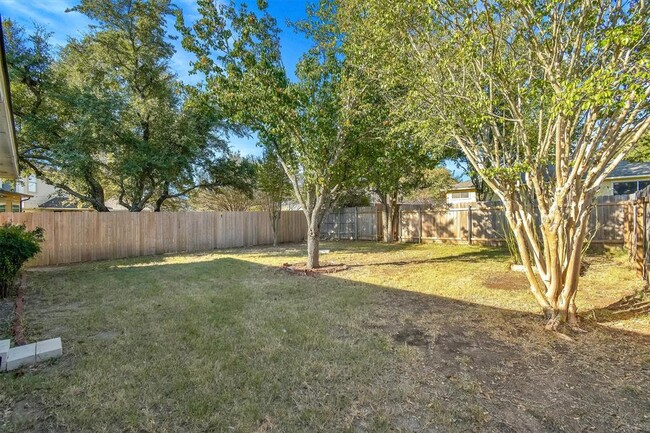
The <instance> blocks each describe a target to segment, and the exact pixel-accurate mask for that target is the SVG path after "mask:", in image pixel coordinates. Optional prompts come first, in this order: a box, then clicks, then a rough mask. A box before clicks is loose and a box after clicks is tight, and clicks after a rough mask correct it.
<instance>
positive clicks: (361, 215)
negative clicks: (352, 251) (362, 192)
mask: <svg viewBox="0 0 650 433" xmlns="http://www.w3.org/2000/svg"><path fill="white" fill-rule="evenodd" d="M381 222H382V220H381V211H380V210H378V209H377V208H376V207H374V206H367V207H347V208H342V209H334V210H332V211H330V212H328V213H327V214H325V216H324V217H323V222H322V223H321V226H320V237H321V239H328V240H345V239H347V240H366V241H377V240H379V239H381V236H380V233H381V230H382V229H381V227H382V226H381Z"/></svg>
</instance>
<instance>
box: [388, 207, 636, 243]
mask: <svg viewBox="0 0 650 433" xmlns="http://www.w3.org/2000/svg"><path fill="white" fill-rule="evenodd" d="M628 209H629V202H627V201H607V200H601V201H599V202H598V203H596V204H595V205H594V208H593V209H592V212H591V215H590V220H589V230H590V239H591V242H592V243H600V244H614V245H616V244H620V245H622V244H624V242H625V221H626V212H628V211H629V210H628ZM507 229H508V222H507V220H506V217H505V212H504V210H503V208H502V207H501V206H498V205H489V204H488V205H482V204H475V205H474V206H468V207H464V208H449V209H444V210H423V209H420V208H418V209H403V210H401V211H400V218H399V237H400V240H401V241H403V242H425V241H429V242H451V243H470V244H471V243H478V244H488V245H489V244H500V243H503V241H504V231H505V230H507Z"/></svg>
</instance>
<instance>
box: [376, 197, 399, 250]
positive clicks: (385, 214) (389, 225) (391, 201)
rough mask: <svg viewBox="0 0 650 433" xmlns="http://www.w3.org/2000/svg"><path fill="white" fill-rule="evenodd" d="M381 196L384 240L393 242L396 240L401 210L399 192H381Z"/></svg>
mask: <svg viewBox="0 0 650 433" xmlns="http://www.w3.org/2000/svg"><path fill="white" fill-rule="evenodd" d="M380 197H381V198H380V201H381V203H382V219H383V224H382V227H383V240H384V242H393V241H395V224H396V222H397V215H398V212H399V207H398V206H397V193H392V194H380Z"/></svg>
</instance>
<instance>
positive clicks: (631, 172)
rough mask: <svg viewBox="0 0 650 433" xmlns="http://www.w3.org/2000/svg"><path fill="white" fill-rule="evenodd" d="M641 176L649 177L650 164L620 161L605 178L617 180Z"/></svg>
mask: <svg viewBox="0 0 650 433" xmlns="http://www.w3.org/2000/svg"><path fill="white" fill-rule="evenodd" d="M643 176H647V177H650V162H630V161H621V162H620V163H619V164H618V165H617V166H616V168H615V169H614V170H613V171H612V172H611V173H610V174H609V176H607V178H608V179H618V178H625V177H643Z"/></svg>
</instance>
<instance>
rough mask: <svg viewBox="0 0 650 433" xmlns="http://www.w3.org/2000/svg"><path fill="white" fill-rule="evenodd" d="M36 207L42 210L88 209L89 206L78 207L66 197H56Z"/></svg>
mask: <svg viewBox="0 0 650 433" xmlns="http://www.w3.org/2000/svg"><path fill="white" fill-rule="evenodd" d="M38 207H40V208H43V209H89V208H90V206H88V205H84V206H78V205H77V204H76V203H75V202H74V201H72V200H70V198H69V197H66V196H62V195H60V196H57V197H53V198H51V199H49V200H48V201H46V202H44V203H41V204H40V205H39V206H38Z"/></svg>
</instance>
